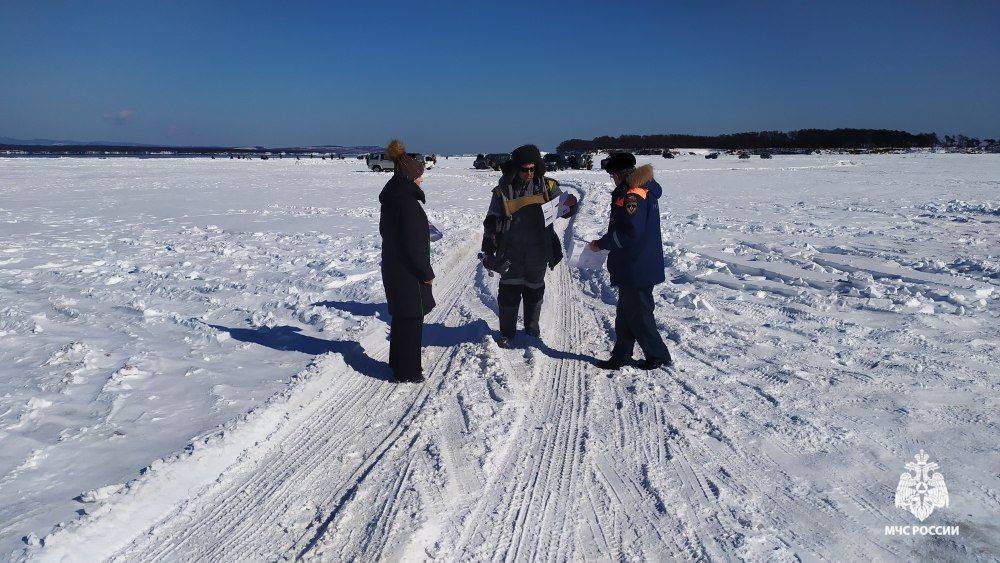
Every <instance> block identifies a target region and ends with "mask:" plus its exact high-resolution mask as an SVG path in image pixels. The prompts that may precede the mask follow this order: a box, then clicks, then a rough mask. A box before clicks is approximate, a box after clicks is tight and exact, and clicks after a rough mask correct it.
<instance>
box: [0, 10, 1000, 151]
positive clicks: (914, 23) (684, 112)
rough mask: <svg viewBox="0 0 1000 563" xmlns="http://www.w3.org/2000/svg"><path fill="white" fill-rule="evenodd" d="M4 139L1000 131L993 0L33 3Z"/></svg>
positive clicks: (5, 41) (9, 51) (9, 60)
mask: <svg viewBox="0 0 1000 563" xmlns="http://www.w3.org/2000/svg"><path fill="white" fill-rule="evenodd" d="M0 98H2V102H0V136H8V137H17V138H50V139H74V140H83V141H89V140H121V141H129V142H148V143H170V144H225V145H229V144H233V145H249V144H256V145H269V146H274V145H296V144H300V145H306V144H326V143H331V144H334V143H336V144H383V143H385V142H386V140H387V139H388V138H390V137H392V136H399V137H401V138H402V139H404V140H405V141H406V142H407V144H408V145H409V146H410V147H411V148H412V149H413V150H420V151H424V152H434V151H436V152H479V151H497V150H509V149H510V148H512V147H513V146H516V145H518V144H521V143H524V142H535V143H537V144H539V145H541V146H542V147H543V148H552V147H554V146H555V145H556V144H558V142H559V141H562V140H564V139H567V138H572V137H581V138H590V137H594V136H596V135H601V134H621V133H666V132H675V133H704V134H712V133H724V132H735V131H746V130H760V129H777V130H788V129H797V128H804V127H876V128H893V129H905V130H909V131H912V132H922V131H935V132H938V133H942V134H943V133H953V132H961V133H965V134H968V135H972V136H979V137H997V136H1000V2H996V1H982V2H944V1H933V2H920V1H912V2H846V1H838V2H829V3H821V2H811V1H810V2H746V1H742V2H731V3H730V2H677V3H673V2H625V1H619V2H516V1H508V2H504V3H499V4H487V3H477V2H392V1H388V0H380V1H379V2H350V3H333V2H316V3H308V2H295V3H293V2H288V3H284V2H281V3H279V2H260V3H256V2H232V3H225V2H156V3H145V2H138V1H134V2H120V3H118V2H93V3H91V2H44V1H35V2H21V3H10V4H5V5H4V7H3V10H2V11H0Z"/></svg>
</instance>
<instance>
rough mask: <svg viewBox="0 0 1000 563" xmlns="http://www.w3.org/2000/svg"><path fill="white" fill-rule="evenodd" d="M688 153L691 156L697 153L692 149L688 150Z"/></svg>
mask: <svg viewBox="0 0 1000 563" xmlns="http://www.w3.org/2000/svg"><path fill="white" fill-rule="evenodd" d="M688 154H689V155H691V156H694V155H696V154H698V153H696V152H694V151H691V152H689V153H688Z"/></svg>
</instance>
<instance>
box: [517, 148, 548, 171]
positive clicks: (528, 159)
mask: <svg viewBox="0 0 1000 563" xmlns="http://www.w3.org/2000/svg"><path fill="white" fill-rule="evenodd" d="M510 160H511V162H513V163H514V166H517V167H521V166H524V165H525V164H534V165H535V166H538V165H539V163H541V162H542V151H540V150H538V147H536V146H535V145H521V146H520V147H517V148H516V149H514V150H512V151H511V152H510Z"/></svg>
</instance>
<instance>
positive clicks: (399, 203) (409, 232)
mask: <svg viewBox="0 0 1000 563" xmlns="http://www.w3.org/2000/svg"><path fill="white" fill-rule="evenodd" d="M378 200H379V203H381V204H382V206H381V211H380V213H379V223H378V230H379V233H380V234H381V235H382V284H383V285H384V286H385V297H386V301H388V302H389V313H390V314H391V315H392V316H394V317H399V318H407V317H411V318H412V317H418V318H419V317H423V316H424V315H426V314H427V313H429V312H430V310H431V309H432V308H434V296H433V295H432V293H431V286H430V284H426V283H424V282H425V281H428V280H432V279H434V270H433V269H432V268H431V239H430V225H429V223H428V222H427V214H426V213H424V208H423V207H422V206H421V205H420V203H421V202H423V201H425V196H424V192H423V190H421V189H420V187H419V186H417V184H415V183H414V182H413V181H411V180H407V179H406V178H403V177H402V176H399V175H395V176H393V177H392V179H391V180H389V182H388V183H386V185H385V187H384V188H382V193H380V194H379V196H378Z"/></svg>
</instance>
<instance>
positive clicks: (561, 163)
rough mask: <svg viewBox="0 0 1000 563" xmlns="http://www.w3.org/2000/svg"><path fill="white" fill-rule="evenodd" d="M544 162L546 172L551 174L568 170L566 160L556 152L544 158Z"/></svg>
mask: <svg viewBox="0 0 1000 563" xmlns="http://www.w3.org/2000/svg"><path fill="white" fill-rule="evenodd" d="M542 162H544V163H545V170H547V171H549V172H555V171H556V170H562V169H564V168H568V166H567V162H566V159H565V158H563V157H562V155H559V154H557V153H554V152H550V153H547V154H546V155H545V156H544V157H542Z"/></svg>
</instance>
